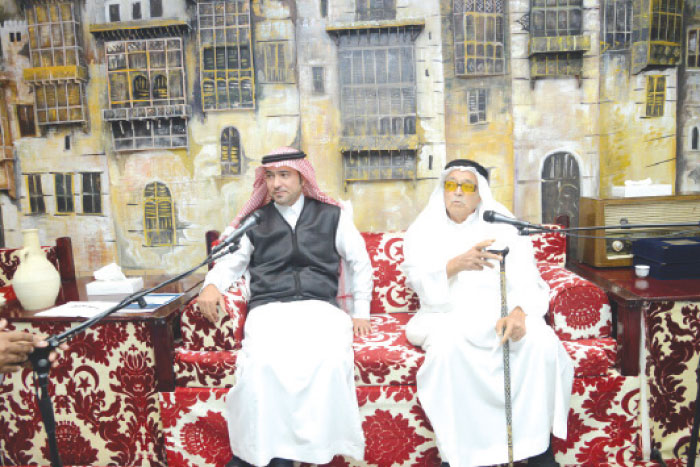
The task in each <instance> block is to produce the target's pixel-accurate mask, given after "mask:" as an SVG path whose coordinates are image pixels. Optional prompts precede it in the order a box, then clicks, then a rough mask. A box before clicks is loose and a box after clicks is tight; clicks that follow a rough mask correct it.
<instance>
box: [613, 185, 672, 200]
mask: <svg viewBox="0 0 700 467" xmlns="http://www.w3.org/2000/svg"><path fill="white" fill-rule="evenodd" d="M672 194H673V189H672V187H671V185H666V184H660V183H657V184H654V185H625V186H613V187H612V195H613V196H614V197H616V198H633V197H642V196H670V195H672Z"/></svg>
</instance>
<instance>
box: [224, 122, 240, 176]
mask: <svg viewBox="0 0 700 467" xmlns="http://www.w3.org/2000/svg"><path fill="white" fill-rule="evenodd" d="M221 173H222V174H224V175H238V174H240V173H241V137H240V134H239V133H238V130H236V129H235V128H234V127H232V126H229V127H226V128H224V130H223V131H222V132H221Z"/></svg>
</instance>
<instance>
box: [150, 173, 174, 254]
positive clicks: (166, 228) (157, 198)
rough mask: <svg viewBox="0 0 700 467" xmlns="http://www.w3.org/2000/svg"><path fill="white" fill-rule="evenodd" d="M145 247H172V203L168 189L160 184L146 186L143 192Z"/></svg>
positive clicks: (154, 183)
mask: <svg viewBox="0 0 700 467" xmlns="http://www.w3.org/2000/svg"><path fill="white" fill-rule="evenodd" d="M143 198H144V202H143V217H144V234H145V239H146V246H171V245H173V243H174V242H173V239H174V237H175V235H174V229H173V203H172V197H171V196H170V190H169V189H168V187H167V186H166V185H165V184H163V183H160V182H153V183H149V184H148V185H146V188H145V189H144V192H143Z"/></svg>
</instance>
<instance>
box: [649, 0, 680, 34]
mask: <svg viewBox="0 0 700 467" xmlns="http://www.w3.org/2000/svg"><path fill="white" fill-rule="evenodd" d="M682 30H683V5H682V0H652V7H651V41H652V42H668V43H670V44H679V43H680V42H681V33H682Z"/></svg>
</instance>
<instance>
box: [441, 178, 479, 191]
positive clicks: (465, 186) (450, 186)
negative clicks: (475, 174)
mask: <svg viewBox="0 0 700 467" xmlns="http://www.w3.org/2000/svg"><path fill="white" fill-rule="evenodd" d="M457 187H461V188H462V193H474V192H475V191H476V185H474V184H473V183H471V182H464V183H457V182H453V181H450V180H447V181H446V182H445V191H449V192H450V193H452V192H453V191H455V190H457Z"/></svg>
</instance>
